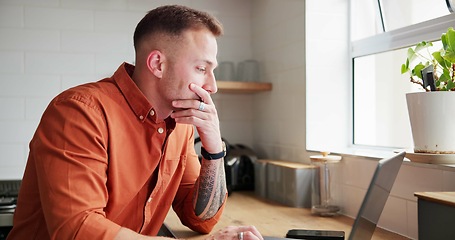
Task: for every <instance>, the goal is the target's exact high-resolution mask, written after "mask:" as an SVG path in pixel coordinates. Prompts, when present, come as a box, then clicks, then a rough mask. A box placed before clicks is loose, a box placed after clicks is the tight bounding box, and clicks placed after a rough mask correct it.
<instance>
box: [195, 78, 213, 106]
mask: <svg viewBox="0 0 455 240" xmlns="http://www.w3.org/2000/svg"><path fill="white" fill-rule="evenodd" d="M190 90H191V91H193V92H194V93H196V95H198V96H199V98H200V99H201V101H202V102H204V103H208V104H213V101H212V98H211V97H210V94H209V93H208V92H207V91H206V90H205V89H203V88H201V87H199V86H197V85H196V84H194V83H191V84H190Z"/></svg>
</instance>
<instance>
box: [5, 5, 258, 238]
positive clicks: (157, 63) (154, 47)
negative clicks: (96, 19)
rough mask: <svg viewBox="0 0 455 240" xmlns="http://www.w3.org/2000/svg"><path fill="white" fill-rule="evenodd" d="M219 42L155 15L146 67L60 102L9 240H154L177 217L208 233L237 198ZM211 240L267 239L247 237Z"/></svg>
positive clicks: (223, 234)
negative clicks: (220, 100) (223, 127)
mask: <svg viewBox="0 0 455 240" xmlns="http://www.w3.org/2000/svg"><path fill="white" fill-rule="evenodd" d="M221 34H222V27H221V25H220V24H219V22H218V21H217V20H216V19H214V18H213V17H212V16H210V15H208V14H207V13H203V12H200V11H196V10H193V9H190V8H187V7H183V6H163V7H159V8H156V9H154V10H152V11H150V12H149V13H148V14H147V15H146V16H145V17H144V18H143V19H142V20H141V21H140V22H139V23H138V25H137V27H136V30H135V33H134V46H135V51H136V66H132V65H129V64H127V63H123V64H122V65H121V66H120V67H119V68H118V70H117V71H116V72H115V73H114V75H113V76H112V77H111V78H106V79H103V80H101V81H99V82H96V83H89V84H85V85H81V86H78V87H75V88H72V89H69V90H67V91H65V92H63V93H61V94H60V95H59V96H57V97H56V98H55V99H53V100H52V102H51V103H50V104H49V106H48V108H47V109H46V111H45V112H44V114H43V117H42V119H41V122H40V124H39V126H38V128H37V130H36V133H35V135H34V137H33V139H32V140H31V142H30V154H29V158H28V162H27V166H26V170H25V173H24V177H23V180H22V187H21V190H20V193H19V198H18V203H17V209H16V212H15V216H14V224H13V225H14V227H13V229H12V231H11V232H10V234H9V236H8V239H142V238H144V239H149V238H151V237H146V235H148V236H155V235H156V234H157V233H158V230H159V228H160V226H161V225H162V223H163V221H164V219H165V217H166V215H167V212H168V210H169V208H170V207H171V205H172V207H173V209H174V211H175V212H176V213H177V215H178V216H179V218H180V220H181V221H182V223H183V224H185V225H186V226H188V227H189V228H191V229H193V230H194V231H197V232H200V233H208V232H210V231H211V230H212V228H213V227H214V225H215V224H216V222H217V221H218V219H219V218H220V215H221V213H222V210H223V207H224V204H225V201H226V196H227V194H226V182H225V175H224V166H223V157H224V155H225V150H224V149H223V143H222V141H221V134H220V129H219V120H218V116H217V111H216V108H215V105H214V104H213V101H212V99H211V96H210V95H211V94H213V93H215V92H216V91H217V86H216V82H215V77H214V75H213V70H214V68H215V67H216V65H217V60H216V54H217V43H216V37H218V36H220V35H221ZM193 126H195V128H196V130H197V132H198V134H199V136H200V138H201V143H202V149H201V151H202V153H203V154H202V155H203V160H202V163H201V164H200V163H199V161H198V157H197V155H196V153H195V150H194V142H193V141H194V127H193ZM210 238H214V239H232V238H235V239H236V238H242V239H251V240H253V239H262V237H261V236H260V234H259V233H258V232H257V230H256V229H255V228H254V227H248V226H246V227H245V226H241V227H227V228H225V229H224V230H221V231H219V232H217V233H216V234H215V235H214V236H211V237H210ZM242 239H240V240H242Z"/></svg>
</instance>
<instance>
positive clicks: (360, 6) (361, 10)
mask: <svg viewBox="0 0 455 240" xmlns="http://www.w3.org/2000/svg"><path fill="white" fill-rule="evenodd" d="M382 32H383V31H382V23H381V18H380V17H379V11H378V4H377V0H351V40H352V41H355V40H359V39H362V38H366V37H371V36H374V35H376V34H378V33H382Z"/></svg>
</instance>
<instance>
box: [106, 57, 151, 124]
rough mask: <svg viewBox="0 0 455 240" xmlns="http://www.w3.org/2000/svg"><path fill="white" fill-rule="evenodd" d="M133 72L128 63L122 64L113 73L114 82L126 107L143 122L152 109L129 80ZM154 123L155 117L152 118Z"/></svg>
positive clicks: (132, 67)
mask: <svg viewBox="0 0 455 240" xmlns="http://www.w3.org/2000/svg"><path fill="white" fill-rule="evenodd" d="M133 72H134V66H133V65H131V64H128V63H125V62H124V63H123V64H122V65H120V67H119V68H118V69H117V71H115V73H114V76H113V78H114V81H115V83H116V84H117V86H118V88H119V89H120V91H121V92H122V93H123V96H124V97H125V99H126V101H127V102H128V105H130V107H131V109H132V110H133V112H134V114H136V117H137V118H138V119H139V120H140V121H142V122H144V121H145V119H146V118H147V117H148V116H149V114H150V112H151V111H152V109H153V107H152V105H151V104H150V102H149V101H148V100H147V98H146V97H145V96H144V94H143V93H142V92H141V90H139V88H138V87H137V85H136V83H135V82H134V81H133V79H131V76H132V75H133ZM152 119H153V121H154V122H156V115H153V116H152Z"/></svg>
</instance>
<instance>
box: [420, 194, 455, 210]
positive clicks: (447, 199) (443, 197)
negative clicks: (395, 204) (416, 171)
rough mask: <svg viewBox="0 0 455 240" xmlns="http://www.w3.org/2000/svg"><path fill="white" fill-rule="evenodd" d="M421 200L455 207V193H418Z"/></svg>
mask: <svg viewBox="0 0 455 240" xmlns="http://www.w3.org/2000/svg"><path fill="white" fill-rule="evenodd" d="M414 195H415V196H416V197H418V198H419V199H424V200H427V201H430V202H435V203H440V204H444V205H448V206H452V207H455V192H416V193H414Z"/></svg>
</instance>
